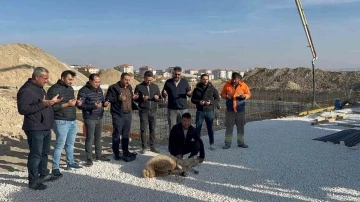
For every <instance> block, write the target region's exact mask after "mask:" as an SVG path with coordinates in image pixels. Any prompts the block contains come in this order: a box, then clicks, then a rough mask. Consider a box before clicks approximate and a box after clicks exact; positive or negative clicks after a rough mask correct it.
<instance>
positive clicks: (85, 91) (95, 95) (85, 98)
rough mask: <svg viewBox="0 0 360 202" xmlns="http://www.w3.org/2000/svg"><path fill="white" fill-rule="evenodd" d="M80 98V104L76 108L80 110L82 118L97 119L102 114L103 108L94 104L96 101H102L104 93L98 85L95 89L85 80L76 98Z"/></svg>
mask: <svg viewBox="0 0 360 202" xmlns="http://www.w3.org/2000/svg"><path fill="white" fill-rule="evenodd" d="M80 98H81V100H82V105H81V106H78V109H81V110H82V114H83V118H84V119H99V118H102V117H103V115H104V108H103V107H99V108H97V107H96V106H95V103H96V102H98V101H99V102H102V103H104V94H103V91H102V89H101V88H100V86H99V87H98V88H97V89H94V88H92V87H91V85H90V83H89V82H87V83H86V85H85V86H84V87H82V88H81V89H80V90H79V93H78V96H77V99H80Z"/></svg>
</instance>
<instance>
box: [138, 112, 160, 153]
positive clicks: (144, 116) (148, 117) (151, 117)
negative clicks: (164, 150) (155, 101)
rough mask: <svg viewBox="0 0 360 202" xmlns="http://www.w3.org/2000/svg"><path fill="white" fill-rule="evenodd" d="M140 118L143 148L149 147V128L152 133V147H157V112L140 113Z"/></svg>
mask: <svg viewBox="0 0 360 202" xmlns="http://www.w3.org/2000/svg"><path fill="white" fill-rule="evenodd" d="M139 116H140V133H141V143H142V148H146V146H147V138H146V131H147V128H149V132H150V147H151V148H152V147H155V127H156V110H152V111H140V112H139Z"/></svg>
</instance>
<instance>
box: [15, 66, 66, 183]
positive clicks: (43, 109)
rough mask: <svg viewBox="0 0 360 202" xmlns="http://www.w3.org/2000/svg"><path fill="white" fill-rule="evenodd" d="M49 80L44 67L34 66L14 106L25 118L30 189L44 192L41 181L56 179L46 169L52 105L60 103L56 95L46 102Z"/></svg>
mask: <svg viewBox="0 0 360 202" xmlns="http://www.w3.org/2000/svg"><path fill="white" fill-rule="evenodd" d="M48 81H49V71H48V70H47V69H46V68H44V67H36V68H35V69H34V72H33V74H32V78H30V79H28V81H26V82H25V84H24V85H23V86H22V87H21V88H20V89H19V92H18V94H17V107H18V111H19V113H20V114H21V115H24V122H23V126H22V129H23V130H24V132H25V134H26V136H27V141H28V144H29V149H30V153H29V155H28V162H27V168H28V179H29V188H30V189H34V190H44V189H46V188H47V186H46V185H44V184H43V183H44V182H47V181H53V180H56V179H58V178H59V177H57V176H52V175H50V174H49V173H50V171H49V169H47V163H48V155H49V153H50V143H51V131H50V130H51V129H52V127H53V125H54V111H53V108H52V106H53V105H54V104H56V103H59V102H60V101H61V99H60V98H59V95H55V96H54V97H53V98H52V99H49V97H48V95H47V93H46V92H45V90H44V88H43V87H44V85H45V84H46V83H47V82H48Z"/></svg>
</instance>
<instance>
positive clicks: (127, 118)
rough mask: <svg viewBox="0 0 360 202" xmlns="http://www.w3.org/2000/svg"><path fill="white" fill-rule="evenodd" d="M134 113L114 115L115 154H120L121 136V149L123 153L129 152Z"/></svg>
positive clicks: (113, 143) (113, 138)
mask: <svg viewBox="0 0 360 202" xmlns="http://www.w3.org/2000/svg"><path fill="white" fill-rule="evenodd" d="M131 119H132V113H131V112H130V113H127V114H122V115H113V116H112V122H113V134H112V150H113V153H114V155H115V156H119V155H120V150H119V147H120V136H121V149H122V151H123V153H127V152H129V136H130V129H131Z"/></svg>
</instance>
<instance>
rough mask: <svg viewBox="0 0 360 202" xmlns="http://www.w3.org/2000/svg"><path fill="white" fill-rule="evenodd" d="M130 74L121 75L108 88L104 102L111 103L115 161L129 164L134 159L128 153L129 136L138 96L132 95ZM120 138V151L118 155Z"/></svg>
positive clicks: (134, 154) (132, 155)
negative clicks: (135, 101)
mask: <svg viewBox="0 0 360 202" xmlns="http://www.w3.org/2000/svg"><path fill="white" fill-rule="evenodd" d="M130 79H131V77H130V74H128V73H123V74H121V79H120V81H119V82H118V83H116V84H113V85H111V86H110V87H109V89H108V91H107V93H106V100H108V101H109V102H110V103H111V108H110V113H111V116H112V123H113V134H112V149H113V153H114V159H115V160H121V159H122V160H124V161H126V162H130V161H133V160H135V159H136V153H132V152H130V151H129V136H130V130H131V119H132V107H133V100H135V99H138V97H139V95H138V94H133V91H132V87H131V85H130ZM120 136H121V149H122V151H123V154H122V156H121V155H120V149H119V146H120Z"/></svg>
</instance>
